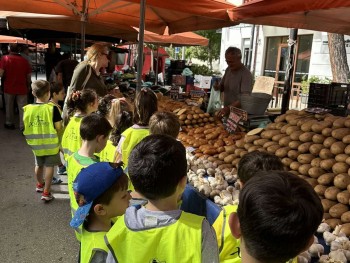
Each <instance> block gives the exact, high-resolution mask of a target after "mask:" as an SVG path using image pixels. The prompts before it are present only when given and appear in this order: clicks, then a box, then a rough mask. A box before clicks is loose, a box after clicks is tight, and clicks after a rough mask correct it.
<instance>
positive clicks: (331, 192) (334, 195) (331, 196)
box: [324, 186, 341, 212]
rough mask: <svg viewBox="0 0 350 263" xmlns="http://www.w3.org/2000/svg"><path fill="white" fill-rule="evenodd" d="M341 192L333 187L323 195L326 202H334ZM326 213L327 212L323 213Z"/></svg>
mask: <svg viewBox="0 0 350 263" xmlns="http://www.w3.org/2000/svg"><path fill="white" fill-rule="evenodd" d="M340 192H341V190H340V189H339V188H337V187H335V186H330V187H328V188H327V189H326V192H325V193H324V197H326V198H327V199H328V200H332V201H335V200H337V194H339V193H340ZM325 212H328V211H325Z"/></svg>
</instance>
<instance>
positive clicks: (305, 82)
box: [301, 75, 332, 95]
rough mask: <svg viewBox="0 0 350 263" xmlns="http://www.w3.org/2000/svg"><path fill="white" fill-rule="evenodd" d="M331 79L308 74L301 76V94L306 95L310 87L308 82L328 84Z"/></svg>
mask: <svg viewBox="0 0 350 263" xmlns="http://www.w3.org/2000/svg"><path fill="white" fill-rule="evenodd" d="M331 82H332V80H331V79H329V78H327V77H326V78H323V79H322V78H320V77H318V76H310V77H309V78H307V75H304V76H303V80H302V81H301V94H304V95H308V94H309V89H310V83H323V84H329V83H331Z"/></svg>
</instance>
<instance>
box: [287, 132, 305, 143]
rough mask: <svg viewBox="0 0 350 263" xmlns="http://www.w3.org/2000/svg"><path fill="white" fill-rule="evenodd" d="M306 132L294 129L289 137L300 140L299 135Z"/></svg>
mask: <svg viewBox="0 0 350 263" xmlns="http://www.w3.org/2000/svg"><path fill="white" fill-rule="evenodd" d="M303 133H304V132H303V131H300V130H298V131H294V132H292V133H291V134H290V135H289V137H290V138H291V139H292V140H293V141H298V140H299V136H300V135H302V134H303Z"/></svg>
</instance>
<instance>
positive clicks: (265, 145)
mask: <svg viewBox="0 0 350 263" xmlns="http://www.w3.org/2000/svg"><path fill="white" fill-rule="evenodd" d="M272 145H278V143H277V142H272V141H268V142H266V143H264V145H263V147H264V148H265V149H267V147H270V146H272Z"/></svg>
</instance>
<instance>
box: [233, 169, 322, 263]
mask: <svg viewBox="0 0 350 263" xmlns="http://www.w3.org/2000/svg"><path fill="white" fill-rule="evenodd" d="M237 215H238V218H239V222H240V229H241V234H242V238H243V240H244V244H245V247H246V250H247V252H248V254H249V255H250V256H252V257H253V258H255V259H257V260H258V261H259V262H263V263H280V262H287V261H288V260H290V259H291V258H294V257H295V256H297V255H298V254H299V253H300V252H302V251H304V250H306V249H307V248H308V247H307V246H308V245H309V242H310V240H311V238H312V237H313V234H314V233H315V231H316V230H317V227H318V225H319V224H320V223H321V221H322V216H323V207H322V204H321V201H320V198H319V197H318V195H317V194H316V193H315V191H314V189H313V188H312V187H311V186H310V185H309V184H308V183H307V182H306V181H304V180H303V179H301V178H299V177H297V176H295V175H293V174H291V173H289V172H284V171H269V172H258V173H256V175H254V176H253V177H252V178H251V179H250V180H249V181H248V182H246V184H245V185H244V187H243V189H242V191H241V193H240V195H239V205H238V210H237Z"/></svg>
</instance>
